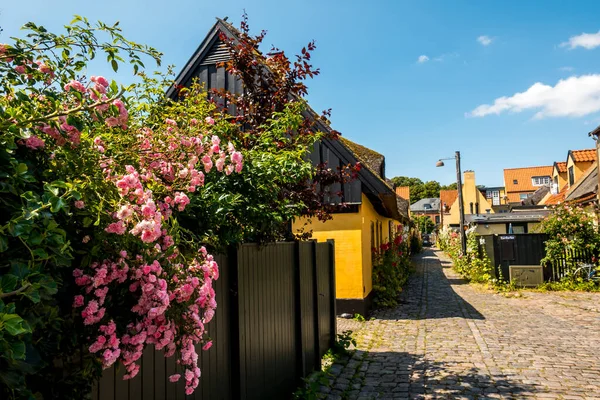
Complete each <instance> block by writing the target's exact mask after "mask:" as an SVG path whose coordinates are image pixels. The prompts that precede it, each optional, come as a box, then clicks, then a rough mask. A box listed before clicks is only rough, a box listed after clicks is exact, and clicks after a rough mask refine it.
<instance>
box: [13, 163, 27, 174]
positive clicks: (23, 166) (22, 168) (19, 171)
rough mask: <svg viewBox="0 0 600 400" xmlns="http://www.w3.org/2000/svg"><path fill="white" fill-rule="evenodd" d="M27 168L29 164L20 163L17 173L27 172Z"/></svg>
mask: <svg viewBox="0 0 600 400" xmlns="http://www.w3.org/2000/svg"><path fill="white" fill-rule="evenodd" d="M27 169H28V168H27V165H25V164H23V163H20V164H19V165H17V168H16V170H17V171H16V172H17V175H23V174H24V173H26V172H27Z"/></svg>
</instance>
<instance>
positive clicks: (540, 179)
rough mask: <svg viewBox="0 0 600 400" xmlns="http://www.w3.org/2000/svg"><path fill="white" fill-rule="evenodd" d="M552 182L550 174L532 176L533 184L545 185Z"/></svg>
mask: <svg viewBox="0 0 600 400" xmlns="http://www.w3.org/2000/svg"><path fill="white" fill-rule="evenodd" d="M550 182H551V178H550V177H549V176H532V177H531V184H532V185H533V186H544V185H549V184H550Z"/></svg>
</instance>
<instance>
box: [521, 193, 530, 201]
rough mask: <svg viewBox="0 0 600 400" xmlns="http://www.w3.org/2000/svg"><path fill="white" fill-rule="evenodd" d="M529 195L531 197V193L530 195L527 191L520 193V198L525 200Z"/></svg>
mask: <svg viewBox="0 0 600 400" xmlns="http://www.w3.org/2000/svg"><path fill="white" fill-rule="evenodd" d="M527 197H529V195H528V194H527V193H520V194H519V199H520V200H521V201H523V200H527Z"/></svg>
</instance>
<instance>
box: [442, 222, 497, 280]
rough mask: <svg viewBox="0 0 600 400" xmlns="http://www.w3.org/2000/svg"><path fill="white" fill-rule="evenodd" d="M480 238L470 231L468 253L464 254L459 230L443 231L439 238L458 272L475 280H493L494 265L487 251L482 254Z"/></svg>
mask: <svg viewBox="0 0 600 400" xmlns="http://www.w3.org/2000/svg"><path fill="white" fill-rule="evenodd" d="M478 240H479V239H478V235H477V234H475V233H473V232H470V233H468V234H467V253H466V254H462V249H461V243H460V235H459V234H458V233H457V232H443V233H440V235H439V238H438V242H439V243H442V246H443V247H444V251H445V252H446V253H447V254H448V255H449V256H450V258H451V259H452V262H453V265H454V269H455V270H456V271H457V272H458V273H460V274H461V275H462V276H463V277H465V278H466V279H468V280H470V281H473V282H478V283H485V282H491V281H492V279H493V278H494V272H493V267H492V265H491V262H490V260H489V258H488V257H487V255H486V254H485V252H483V254H480V252H479V246H478Z"/></svg>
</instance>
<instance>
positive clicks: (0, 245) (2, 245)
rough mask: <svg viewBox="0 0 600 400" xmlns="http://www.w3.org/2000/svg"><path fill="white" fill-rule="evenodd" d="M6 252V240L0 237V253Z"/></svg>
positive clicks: (4, 237)
mask: <svg viewBox="0 0 600 400" xmlns="http://www.w3.org/2000/svg"><path fill="white" fill-rule="evenodd" d="M6 250H8V238H7V237H6V236H4V235H0V253H3V252H5V251H6Z"/></svg>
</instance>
